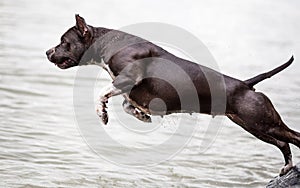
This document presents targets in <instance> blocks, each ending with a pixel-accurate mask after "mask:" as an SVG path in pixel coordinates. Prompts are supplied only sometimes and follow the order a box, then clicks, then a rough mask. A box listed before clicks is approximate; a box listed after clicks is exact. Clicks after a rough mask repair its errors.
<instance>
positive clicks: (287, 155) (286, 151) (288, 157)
mask: <svg viewBox="0 0 300 188" xmlns="http://www.w3.org/2000/svg"><path fill="white" fill-rule="evenodd" d="M227 117H228V118H229V119H231V120H232V121H233V122H235V123H236V124H238V125H241V127H242V128H244V129H245V130H246V131H247V132H249V133H250V134H252V135H253V136H255V137H256V138H258V139H260V140H262V141H264V142H266V143H269V144H272V145H274V146H276V147H278V148H279V149H280V151H281V152H282V154H283V157H284V160H285V165H284V166H283V167H282V168H281V170H280V175H284V174H286V173H287V172H288V171H289V170H290V169H291V168H292V167H293V163H292V153H291V149H290V146H289V144H288V143H287V142H283V141H280V140H277V139H275V138H274V137H272V136H270V135H267V134H266V133H263V132H261V131H259V130H256V129H253V128H251V127H249V126H247V125H245V124H246V123H247V122H245V121H244V120H242V119H240V118H239V116H237V115H235V114H227ZM262 126H263V125H262Z"/></svg>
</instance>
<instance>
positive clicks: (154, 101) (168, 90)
mask: <svg viewBox="0 0 300 188" xmlns="http://www.w3.org/2000/svg"><path fill="white" fill-rule="evenodd" d="M128 98H129V100H130V102H131V103H133V105H134V106H136V107H137V108H139V109H140V110H142V111H143V112H145V113H148V114H152V115H164V114H171V113H183V112H185V113H193V112H198V113H206V114H211V97H210V94H209V93H204V92H197V90H196V88H192V89H190V90H189V89H185V90H183V91H177V90H176V89H175V88H174V87H172V86H171V85H170V84H168V83H166V82H164V81H162V80H159V79H153V78H148V79H144V80H143V82H142V83H141V84H139V85H138V86H137V87H134V88H133V89H132V90H131V92H130V93H129V95H128Z"/></svg>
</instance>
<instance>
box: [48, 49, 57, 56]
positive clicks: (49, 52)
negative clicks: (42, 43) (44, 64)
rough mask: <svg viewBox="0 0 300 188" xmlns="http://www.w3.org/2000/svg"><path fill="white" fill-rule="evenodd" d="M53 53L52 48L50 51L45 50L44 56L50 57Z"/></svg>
mask: <svg viewBox="0 0 300 188" xmlns="http://www.w3.org/2000/svg"><path fill="white" fill-rule="evenodd" d="M54 52H55V49H54V48H51V49H50V50H47V52H46V55H47V56H48V57H50V56H51V55H52V54H53V53H54Z"/></svg>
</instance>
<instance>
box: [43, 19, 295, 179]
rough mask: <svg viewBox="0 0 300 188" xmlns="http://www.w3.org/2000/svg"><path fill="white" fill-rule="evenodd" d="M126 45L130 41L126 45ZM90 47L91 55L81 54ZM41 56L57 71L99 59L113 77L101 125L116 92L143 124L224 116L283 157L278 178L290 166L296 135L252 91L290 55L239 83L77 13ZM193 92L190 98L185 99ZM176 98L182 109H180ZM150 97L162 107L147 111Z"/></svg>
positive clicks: (267, 102) (265, 100) (101, 112)
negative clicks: (158, 118)
mask: <svg viewBox="0 0 300 188" xmlns="http://www.w3.org/2000/svg"><path fill="white" fill-rule="evenodd" d="M96 41H97V42H96ZM124 41H125V42H126V41H128V43H127V45H123V46H122V48H117V47H116V45H113V44H112V43H115V44H116V43H118V42H120V43H121V42H124ZM130 41H135V42H133V43H132V44H131V43H130ZM136 41H138V42H136ZM91 46H93V47H92V52H93V53H92V56H87V57H86V56H84V53H85V52H86V51H87V50H88V49H89V48H90V47H91ZM47 56H48V59H49V60H50V61H51V62H53V63H54V64H56V65H57V66H58V67H59V68H61V69H66V68H70V67H73V66H77V65H79V62H80V61H81V62H83V63H86V62H88V61H90V60H94V61H98V62H101V60H103V61H104V63H100V65H101V66H102V67H103V68H104V69H106V70H107V71H108V72H109V73H110V74H111V77H112V78H113V84H112V87H111V88H110V89H109V90H108V91H107V92H106V93H105V94H104V95H103V96H102V97H101V101H100V102H101V105H100V108H99V110H98V113H99V116H100V117H101V119H102V121H103V122H104V123H105V124H106V123H107V122H108V116H107V112H106V107H107V106H106V103H107V101H108V99H109V98H110V97H112V96H116V95H120V94H123V95H124V96H125V101H124V102H123V106H124V109H125V111H126V112H127V113H129V114H132V115H134V116H135V117H136V118H138V119H140V120H142V121H145V122H149V121H151V118H150V115H165V114H170V113H205V114H211V115H226V116H227V117H228V118H229V119H231V120H232V121H233V122H235V123H236V124H238V125H240V126H241V127H242V128H243V129H245V130H246V131H248V132H249V133H251V134H252V135H254V136H255V137H257V138H258V139H260V140H262V141H264V142H267V143H270V144H273V145H275V146H277V147H278V148H279V149H280V150H281V152H282V153H283V155H284V159H285V166H284V167H283V168H282V169H281V171H280V174H281V175H283V174H286V173H287V172H288V171H289V170H290V169H291V168H292V166H293V165H292V154H291V150H290V147H289V143H292V144H294V145H296V146H298V147H299V148H300V133H298V132H296V131H293V130H291V129H289V128H288V127H287V126H286V125H285V124H284V122H283V121H282V120H281V118H280V116H279V114H278V113H277V111H276V110H275V108H274V106H273V105H272V103H271V101H270V100H269V99H268V98H267V97H266V96H265V95H264V94H263V93H260V92H255V90H254V88H253V86H254V85H255V84H257V83H259V82H260V81H262V80H264V79H266V78H270V77H271V76H273V75H275V74H276V73H278V72H280V71H282V70H283V69H285V68H286V67H288V66H289V65H290V64H291V63H292V62H293V60H294V59H293V57H292V58H291V59H290V60H289V61H288V62H287V63H285V64H283V65H281V66H279V67H278V68H276V69H274V70H272V71H270V72H267V73H264V74H260V75H258V76H256V77H254V78H251V79H249V80H246V81H241V80H238V79H234V78H232V77H229V76H226V75H223V74H221V73H219V72H217V71H214V70H212V69H209V68H207V67H205V66H201V65H198V64H196V63H193V62H190V61H187V60H184V59H181V58H178V57H176V56H175V55H173V54H171V53H169V52H167V51H166V50H164V49H162V48H161V47H159V46H157V45H155V44H153V43H151V42H149V41H147V40H144V39H141V38H139V37H137V36H134V35H130V34H127V33H124V32H121V31H117V30H111V29H106V28H101V27H92V26H89V25H87V24H86V23H85V21H84V19H83V18H82V17H80V16H79V15H76V26H74V27H72V28H70V29H69V30H68V31H67V32H66V33H65V34H64V35H63V36H62V37H61V43H60V44H59V45H58V46H56V47H54V48H51V49H50V50H48V51H47ZM161 60H165V61H166V62H161ZM173 67H179V68H180V69H181V70H182V71H183V72H184V73H182V74H181V73H179V72H180V71H179V72H176V69H174V68H173ZM184 74H187V75H188V79H185V78H184V77H183V76H184ZM157 75H163V78H165V79H166V80H167V81H166V80H163V79H159V78H157ZM208 78H214V79H213V84H210V83H209V82H211V79H208ZM187 80H189V81H187ZM168 82H172V83H175V85H177V86H180V88H181V89H182V91H184V92H181V93H180V94H179V93H178V91H176V89H174V87H173V86H172V85H171V84H170V83H168ZM189 82H191V83H192V85H191V84H189ZM213 90H214V91H217V93H222V92H223V93H224V96H221V95H220V96H219V98H220V99H221V98H222V97H224V99H225V100H223V99H222V100H219V101H218V99H219V98H218V95H217V98H215V99H216V101H217V102H215V101H213V93H212V91H213ZM194 91H195V92H196V98H193V97H191V93H192V92H194ZM182 98H183V99H184V100H185V104H186V105H182V101H181V99H182ZM153 99H160V101H163V102H164V105H161V104H152V106H151V108H150V103H151V101H153ZM222 101H223V103H222ZM224 101H225V103H224ZM162 106H164V108H162ZM222 106H224V108H222Z"/></svg>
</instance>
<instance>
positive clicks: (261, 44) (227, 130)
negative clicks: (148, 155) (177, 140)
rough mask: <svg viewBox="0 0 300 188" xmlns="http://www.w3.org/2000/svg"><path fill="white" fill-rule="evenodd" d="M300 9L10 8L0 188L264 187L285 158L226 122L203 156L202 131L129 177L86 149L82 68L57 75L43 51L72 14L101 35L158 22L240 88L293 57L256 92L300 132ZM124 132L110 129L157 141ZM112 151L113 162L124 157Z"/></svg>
mask: <svg viewBox="0 0 300 188" xmlns="http://www.w3.org/2000/svg"><path fill="white" fill-rule="evenodd" d="M298 7H299V2H298V1H276V2H275V1H271V0H269V1H264V2H261V1H226V3H225V1H216V0H213V1H210V2H202V1H200V2H198V3H195V2H193V1H185V2H180V3H179V2H175V1H174V2H169V3H166V2H164V3H162V2H151V4H150V2H149V1H130V2H126V3H125V2H124V3H123V2H121V1H108V0H107V1H92V2H91V1H89V2H87V1H71V0H68V1H58V0H55V1H38V0H29V1H21V0H20V1H17V0H16V1H9V0H2V1H1V2H0V23H1V28H0V39H1V40H0V62H1V63H0V98H1V102H0V124H1V125H0V140H1V141H0V186H1V187H262V186H264V185H265V184H266V183H267V182H268V181H269V180H270V179H271V178H272V177H274V176H275V175H277V173H278V169H279V168H280V167H281V166H282V163H283V159H282V156H281V154H280V152H279V150H278V149H276V148H275V147H273V146H270V145H268V144H265V143H263V142H261V141H259V140H257V139H255V138H254V137H252V136H251V135H249V134H248V133H246V132H245V131H243V130H242V129H241V128H240V127H238V126H236V125H235V124H233V123H232V122H230V121H228V120H225V122H224V125H223V126H222V128H221V130H220V131H219V134H218V136H217V138H216V139H215V141H214V143H213V144H212V145H210V146H209V147H208V149H207V150H206V151H205V152H202V151H201V150H200V149H199V145H201V144H202V143H203V139H208V138H203V132H204V131H205V126H203V127H201V126H199V128H198V129H197V132H196V133H195V135H194V136H193V138H192V139H191V141H190V142H189V143H188V145H186V146H185V148H184V149H183V150H182V151H181V152H179V153H178V154H177V155H176V156H175V157H174V158H172V159H170V160H168V161H165V162H163V163H161V164H159V165H156V166H152V167H139V168H128V167H122V166H120V165H116V164H111V163H109V162H107V161H106V160H104V159H102V158H101V157H99V156H98V155H97V154H95V153H94V152H93V151H92V150H91V149H90V148H89V147H88V145H87V144H86V143H85V141H84V139H83V138H82V136H81V134H80V131H79V129H78V127H77V125H76V119H75V116H74V107H73V86H74V78H75V75H76V71H77V68H72V69H69V70H59V69H58V68H57V67H55V66H53V65H52V64H50V63H49V62H48V61H47V59H46V57H45V50H47V49H48V48H49V47H51V46H53V45H56V44H57V43H58V41H59V37H60V36H61V34H62V33H63V32H64V31H65V30H66V29H68V28H69V27H71V26H72V25H73V24H74V22H75V21H74V14H75V13H80V14H81V15H82V16H84V17H85V18H86V19H87V20H88V21H89V23H90V24H91V25H95V26H104V27H105V26H106V27H110V28H120V27H122V26H126V25H128V24H133V23H139V22H145V21H157V22H165V23H169V24H173V25H177V26H179V27H182V28H185V29H187V30H188V31H190V32H191V33H193V34H194V35H196V36H197V37H198V38H200V39H201V40H202V41H203V42H204V43H205V44H206V45H207V46H208V48H209V50H210V51H211V53H212V54H213V55H214V57H215V59H216V60H217V62H218V64H219V66H220V69H221V70H222V72H224V73H226V74H229V75H231V76H234V77H237V78H241V79H246V78H249V77H251V76H253V75H255V74H257V73H260V72H262V71H265V70H269V69H271V68H273V67H275V66H276V65H279V64H280V63H282V62H283V61H286V60H287V59H288V58H289V56H290V55H291V54H294V55H295V58H296V61H295V63H294V64H293V65H292V66H291V67H290V68H288V69H287V70H285V71H284V72H282V73H280V75H278V76H276V77H274V78H272V79H271V80H268V81H265V82H264V83H262V84H260V85H258V86H257V90H261V91H263V92H264V93H266V94H267V95H268V96H269V97H270V98H271V100H272V101H273V103H274V105H275V106H276V108H277V110H278V111H279V112H280V114H281V115H282V117H283V119H284V120H285V122H286V123H287V124H288V125H289V126H290V127H292V128H293V129H296V130H298V131H299V130H300V125H299V123H300V118H299V117H300V105H299V101H300V87H299V86H300V80H299V77H298V74H299V68H300V63H299V62H298V61H299V60H298V58H297V57H298V56H299V55H298V54H299V53H300V51H299V50H300V41H299V37H298V34H299V33H300V32H299V30H300V25H299V16H300V13H299V11H298V9H297V8H298ZM86 69H88V70H93V69H95V67H87V68H86ZM85 79H89V78H85ZM102 81H103V85H106V84H108V83H109V81H108V80H107V79H104V80H102ZM118 100H119V103H121V102H122V101H121V99H118ZM120 113H122V112H121V111H120ZM174 118H176V117H174ZM197 118H199V120H200V121H201V122H203V124H207V123H206V122H208V121H210V117H208V116H203V115H199V117H197ZM169 119H170V118H169ZM112 121H114V119H113V118H112ZM86 122H87V123H88V122H89V120H88V119H87V120H86ZM170 124H172V123H170ZM116 127H117V126H114V125H113V124H111V125H109V126H108V127H107V128H106V129H108V130H113V132H115V135H119V138H120V139H121V140H122V139H123V140H129V141H131V143H137V144H139V145H140V146H147V144H150V143H151V140H154V141H155V138H153V139H148V140H144V141H140V140H137V137H136V138H135V137H128V135H127V134H125V133H122V131H118V132H117V128H116ZM161 129H165V133H164V134H167V133H168V132H172V126H170V125H168V124H167V123H166V124H165V125H164V126H162V127H161ZM179 136H180V135H179ZM182 136H184V134H182ZM107 145H108V146H109V145H110V143H107ZM105 149H106V151H107V152H108V153H112V152H115V151H117V150H118V148H113V147H106V148H105ZM292 150H293V154H294V161H295V162H299V161H300V151H299V149H298V148H296V147H294V146H293V147H292Z"/></svg>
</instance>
